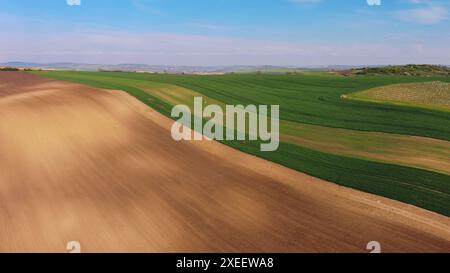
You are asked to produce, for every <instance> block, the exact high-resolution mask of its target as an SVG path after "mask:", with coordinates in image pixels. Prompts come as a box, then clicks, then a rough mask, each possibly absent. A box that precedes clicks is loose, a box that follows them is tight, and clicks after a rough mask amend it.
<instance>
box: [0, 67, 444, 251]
mask: <svg viewBox="0 0 450 273" xmlns="http://www.w3.org/2000/svg"><path fill="white" fill-rule="evenodd" d="M171 125H172V121H171V120H169V119H168V118H166V117H164V116H162V115H160V114H159V113H157V112H155V111H154V110H152V109H150V108H148V107H147V106H146V105H144V104H142V103H141V102H139V101H138V100H136V99H135V98H133V97H131V96H130V95H128V94H127V93H125V92H121V91H110V90H100V89H95V88H91V87H86V86H83V85H78V84H73V83H65V82H60V81H55V80H49V79H44V78H40V77H39V76H36V75H33V74H29V73H25V72H2V73H0V219H1V220H0V252H35V251H37V252H65V251H66V244H67V242H69V241H79V242H80V243H81V246H82V251H83V252H233V251H239V252H367V250H366V249H365V248H366V245H367V243H368V242H369V241H379V242H380V243H381V246H382V251H385V252H450V219H449V218H448V217H445V216H441V215H438V214H435V213H432V212H429V211H426V210H423V209H419V208H416V207H413V206H410V205H406V204H403V203H400V202H397V201H392V200H389V199H386V198H382V197H378V196H374V195H370V194H366V193H362V192H359V191H355V190H351V189H347V188H344V187H340V186H337V185H334V184H332V183H328V182H326V181H322V180H320V179H317V178H314V177H311V176H308V175H305V174H302V173H299V172H296V171H293V170H290V169H288V168H285V167H282V166H280V165H276V164H274V163H271V162H268V161H265V160H262V159H259V158H256V157H254V156H251V155H248V154H245V153H241V152H239V151H236V150H233V149H232V148H229V147H227V146H225V145H222V144H220V143H217V142H211V141H202V142H175V141H174V140H172V138H171V134H170V127H171Z"/></svg>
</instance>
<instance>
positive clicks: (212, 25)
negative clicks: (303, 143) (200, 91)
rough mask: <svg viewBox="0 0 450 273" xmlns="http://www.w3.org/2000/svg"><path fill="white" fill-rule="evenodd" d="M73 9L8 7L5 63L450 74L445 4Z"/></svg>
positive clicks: (172, 1) (206, 3)
mask: <svg viewBox="0 0 450 273" xmlns="http://www.w3.org/2000/svg"><path fill="white" fill-rule="evenodd" d="M73 1H75V2H77V1H78V0H39V1H36V0H1V2H0V23H1V24H2V26H3V27H2V28H0V37H2V38H3V39H2V42H1V43H0V62H7V61H30V62H82V63H147V64H170V65H235V64H248V65H264V64H270V65H299V66H302V65H305V66H306V65H307V66H311V65H331V64H354V65H361V64H401V63H440V64H450V50H449V46H448V45H449V44H450V20H449V17H450V1H446V0H440V1H438V0H381V5H374V6H370V5H369V4H368V3H367V0H345V1H343V0H81V4H80V5H69V4H68V2H73ZM369 1H375V0H369Z"/></svg>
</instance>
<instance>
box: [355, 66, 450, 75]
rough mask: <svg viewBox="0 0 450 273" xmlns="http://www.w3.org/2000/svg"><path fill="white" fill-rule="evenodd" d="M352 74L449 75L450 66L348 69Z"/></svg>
mask: <svg viewBox="0 0 450 273" xmlns="http://www.w3.org/2000/svg"><path fill="white" fill-rule="evenodd" d="M348 72H349V73H350V74H353V75H404V76H450V68H449V67H447V66H443V65H428V64H420V65H419V64H408V65H398V66H383V67H366V68H361V69H352V70H350V71H348Z"/></svg>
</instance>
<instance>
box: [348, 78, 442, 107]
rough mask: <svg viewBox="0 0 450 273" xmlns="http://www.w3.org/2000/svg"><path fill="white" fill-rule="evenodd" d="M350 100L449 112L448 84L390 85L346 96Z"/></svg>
mask: <svg viewBox="0 0 450 273" xmlns="http://www.w3.org/2000/svg"><path fill="white" fill-rule="evenodd" d="M347 97H348V98H350V99H356V100H362V101H369V102H378V103H384V104H386V103H392V104H397V105H404V106H411V107H422V108H426V109H432V110H439V111H446V112H450V83H448V82H439V81H437V82H426V83H407V84H392V85H387V86H382V87H377V88H372V89H369V90H363V91H359V92H356V93H352V94H349V95H347Z"/></svg>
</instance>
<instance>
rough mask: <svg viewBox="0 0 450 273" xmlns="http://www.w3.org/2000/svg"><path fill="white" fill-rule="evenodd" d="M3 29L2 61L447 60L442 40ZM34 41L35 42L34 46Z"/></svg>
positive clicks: (449, 61) (322, 62) (260, 62)
mask: <svg viewBox="0 0 450 273" xmlns="http://www.w3.org/2000/svg"><path fill="white" fill-rule="evenodd" d="M21 34H22V33H17V32H6V31H1V35H2V37H4V40H3V41H4V42H2V43H1V44H0V62H6V61H30V62H45V63H47V62H65V61H68V62H80V63H106V64H114V63H146V64H168V65H235V64H249V65H263V64H272V65H327V64H398V63H446V64H450V52H449V51H448V50H447V47H446V43H443V41H442V39H441V40H440V43H434V44H433V43H432V41H430V42H420V41H418V42H411V41H409V42H408V41H406V40H403V39H402V40H401V41H397V40H396V41H383V42H380V43H369V42H366V43H356V42H355V43H332V44H330V43H302V42H281V41H270V40H253V39H233V38H218V37H207V36H200V35H198V36H196V35H179V34H164V33H126V32H109V31H87V30H86V31H73V32H67V33H58V34H56V33H54V32H48V33H34V34H27V35H21ZM29 44H33V47H30V46H29Z"/></svg>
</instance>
